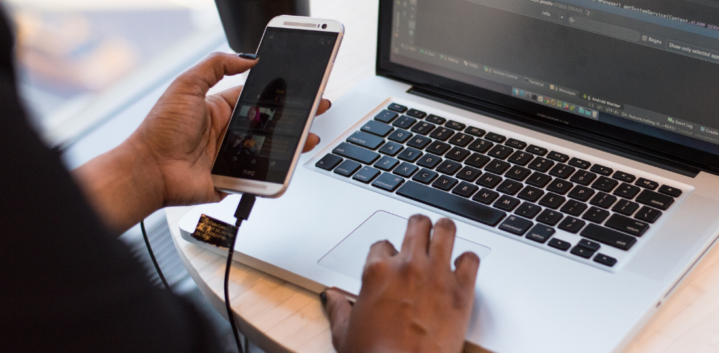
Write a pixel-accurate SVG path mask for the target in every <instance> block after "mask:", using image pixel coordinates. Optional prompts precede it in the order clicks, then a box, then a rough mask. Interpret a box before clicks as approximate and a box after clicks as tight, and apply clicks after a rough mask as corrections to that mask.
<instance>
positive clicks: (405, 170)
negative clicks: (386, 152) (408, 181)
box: [394, 162, 419, 178]
mask: <svg viewBox="0 0 719 353" xmlns="http://www.w3.org/2000/svg"><path fill="white" fill-rule="evenodd" d="M417 169H419V168H418V167H417V166H416V165H414V164H409V163H407V162H402V164H400V165H399V167H397V168H395V170H394V173H395V174H397V175H399V176H401V177H405V178H409V177H411V176H412V174H414V172H416V171H417Z"/></svg>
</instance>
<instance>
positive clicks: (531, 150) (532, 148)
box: [527, 145, 549, 156]
mask: <svg viewBox="0 0 719 353" xmlns="http://www.w3.org/2000/svg"><path fill="white" fill-rule="evenodd" d="M527 152H529V153H534V154H536V155H539V156H544V155H545V154H547V152H549V151H548V150H547V149H546V148H542V147H539V146H535V145H529V147H527Z"/></svg>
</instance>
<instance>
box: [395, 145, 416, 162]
mask: <svg viewBox="0 0 719 353" xmlns="http://www.w3.org/2000/svg"><path fill="white" fill-rule="evenodd" d="M419 157H422V152H420V151H419V150H416V149H414V148H411V147H410V148H405V149H404V151H402V152H401V153H400V154H399V155H398V156H397V158H399V159H401V160H403V161H407V162H414V161H416V160H417V159H418V158H419Z"/></svg>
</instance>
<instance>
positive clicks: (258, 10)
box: [215, 0, 310, 53]
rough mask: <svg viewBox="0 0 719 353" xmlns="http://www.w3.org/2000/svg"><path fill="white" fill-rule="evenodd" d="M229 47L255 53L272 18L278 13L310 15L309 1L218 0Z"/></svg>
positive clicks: (216, 0) (240, 51)
mask: <svg viewBox="0 0 719 353" xmlns="http://www.w3.org/2000/svg"><path fill="white" fill-rule="evenodd" d="M215 4H216V5H217V11H218V12H219V13H220V19H221V20H222V27H223V28H224V29H225V35H226V36H227V41H228V42H229V43H230V48H232V50H234V51H235V52H237V53H254V52H255V51H256V50H257V47H258V46H259V45H260V39H261V38H262V33H263V32H264V31H265V26H267V23H268V22H270V20H271V19H272V18H273V17H275V16H279V15H296V16H309V15H310V0H215Z"/></svg>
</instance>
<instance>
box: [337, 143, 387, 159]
mask: <svg viewBox="0 0 719 353" xmlns="http://www.w3.org/2000/svg"><path fill="white" fill-rule="evenodd" d="M332 153H334V154H336V155H339V156H342V157H345V158H349V159H354V160H356V161H358V162H362V163H364V164H372V163H374V161H376V160H377V158H379V153H376V152H372V151H370V150H366V149H364V148H360V147H357V146H353V145H350V144H349V143H347V142H342V143H340V144H339V146H337V147H335V149H334V150H332Z"/></svg>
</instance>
